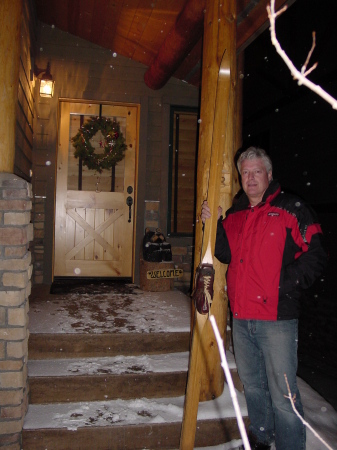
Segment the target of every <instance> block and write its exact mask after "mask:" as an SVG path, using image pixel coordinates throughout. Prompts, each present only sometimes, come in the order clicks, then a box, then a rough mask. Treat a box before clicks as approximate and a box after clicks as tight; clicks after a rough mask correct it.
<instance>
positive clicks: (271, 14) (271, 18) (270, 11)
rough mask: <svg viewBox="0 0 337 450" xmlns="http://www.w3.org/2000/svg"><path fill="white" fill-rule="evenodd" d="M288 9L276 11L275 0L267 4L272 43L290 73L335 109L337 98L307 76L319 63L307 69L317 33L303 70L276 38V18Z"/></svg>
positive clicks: (299, 82)
mask: <svg viewBox="0 0 337 450" xmlns="http://www.w3.org/2000/svg"><path fill="white" fill-rule="evenodd" d="M286 9H287V8H286V7H284V8H282V9H281V10H279V11H278V12H275V0H271V1H270V5H268V6H267V11H268V17H269V22H270V36H271V42H272V44H273V45H274V47H275V48H276V51H277V53H278V54H279V55H280V56H281V58H282V59H283V61H284V62H285V63H286V65H287V66H288V68H289V70H290V73H291V74H292V76H293V78H294V79H295V80H298V84H299V85H301V84H303V85H304V86H306V87H307V88H309V89H311V90H312V91H313V92H315V93H316V94H318V95H319V96H320V97H322V98H323V99H324V100H326V101H327V102H328V103H330V105H331V106H332V108H333V109H337V100H336V99H334V98H333V97H332V96H331V95H330V94H328V93H327V92H326V91H324V90H323V89H322V88H321V87H320V86H318V85H317V84H315V83H313V82H311V81H310V80H308V79H307V78H306V76H307V75H308V74H309V73H311V72H312V71H313V70H314V69H315V68H316V67H317V63H316V64H314V65H313V66H312V67H311V68H310V69H308V70H306V68H307V65H308V64H309V60H310V57H311V55H312V52H313V50H314V48H315V45H316V37H315V33H313V44H312V47H311V50H310V52H309V54H308V56H307V59H306V61H305V64H304V66H303V67H302V70H301V72H300V71H298V70H297V69H296V67H295V66H294V64H293V63H292V61H291V60H290V59H289V57H288V56H287V54H286V53H285V51H284V50H283V49H282V47H281V45H280V44H279V42H278V40H277V38H276V30H275V20H276V18H277V17H278V16H280V15H281V14H282V13H283V12H284V11H285V10H286Z"/></svg>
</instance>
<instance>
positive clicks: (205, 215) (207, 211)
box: [200, 200, 222, 223]
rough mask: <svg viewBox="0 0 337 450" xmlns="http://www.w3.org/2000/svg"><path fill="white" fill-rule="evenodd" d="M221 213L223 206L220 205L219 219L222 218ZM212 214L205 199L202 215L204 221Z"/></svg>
mask: <svg viewBox="0 0 337 450" xmlns="http://www.w3.org/2000/svg"><path fill="white" fill-rule="evenodd" d="M221 214H222V208H221V206H218V220H219V219H220V216H221ZM211 216H212V214H211V210H210V208H209V206H208V203H207V200H205V201H204V202H203V204H202V205H201V214H200V217H201V220H202V223H205V220H206V219H209V218H210V217H211Z"/></svg>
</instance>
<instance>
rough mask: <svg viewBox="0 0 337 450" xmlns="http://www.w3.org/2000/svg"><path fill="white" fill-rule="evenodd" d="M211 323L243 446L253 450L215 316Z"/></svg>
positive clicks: (212, 317) (211, 317)
mask: <svg viewBox="0 0 337 450" xmlns="http://www.w3.org/2000/svg"><path fill="white" fill-rule="evenodd" d="M209 319H210V321H211V324H212V327H213V330H214V334H215V338H216V341H217V343H218V347H219V352H220V357H221V366H222V368H223V370H224V372H225V376H226V380H227V384H228V387H229V392H230V395H231V398H232V401H233V405H234V409H235V414H236V419H237V421H238V425H239V430H240V434H241V437H242V441H243V445H244V447H245V449H246V450H251V447H250V444H249V441H248V437H247V432H246V428H245V425H244V423H243V419H242V415H241V411H240V406H239V402H238V397H237V395H236V392H235V388H234V384H233V380H232V376H231V373H230V370H229V367H228V363H227V358H226V354H225V349H224V345H223V340H222V339H221V336H220V333H219V329H218V327H217V324H216V321H215V317H214V316H212V315H211V316H210V318H209Z"/></svg>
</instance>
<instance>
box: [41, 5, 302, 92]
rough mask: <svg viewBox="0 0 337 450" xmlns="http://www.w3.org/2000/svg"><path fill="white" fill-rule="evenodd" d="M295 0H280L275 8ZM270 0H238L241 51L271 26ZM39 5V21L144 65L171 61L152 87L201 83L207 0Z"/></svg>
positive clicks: (238, 37) (238, 36) (198, 84)
mask: <svg viewBox="0 0 337 450" xmlns="http://www.w3.org/2000/svg"><path fill="white" fill-rule="evenodd" d="M215 1H217V0H215ZM223 1H226V0H223ZM294 1H295V0H276V8H277V9H278V8H280V7H281V6H282V5H284V4H291V3H293V2H294ZM268 3H269V0H237V50H238V52H240V51H241V50H243V49H244V48H246V46H247V45H249V43H250V42H252V40H254V38H255V37H256V36H258V34H259V33H260V32H262V31H263V30H264V29H265V28H266V27H267V26H268V18H267V12H266V5H267V4H268ZM35 5H36V11H37V17H38V19H39V20H40V21H41V22H44V23H46V24H48V25H54V26H55V27H57V28H59V29H60V30H63V31H66V32H68V33H70V34H73V35H75V36H78V37H80V38H82V39H86V40H87V41H90V42H92V43H94V44H97V45H100V46H101V47H104V48H108V49H110V50H111V51H112V52H116V53H117V54H119V55H123V56H125V57H127V58H131V59H132V60H134V61H137V62H140V63H142V64H145V65H146V66H148V67H149V70H150V69H151V66H153V64H154V63H155V61H156V59H158V58H162V59H164V60H165V61H167V64H166V66H168V67H166V68H165V70H166V72H167V73H165V76H164V77H163V76H162V78H161V79H160V80H158V81H156V80H155V81H153V80H152V81H149V82H147V84H148V85H149V86H150V87H152V88H154V89H157V88H159V87H161V86H162V85H163V84H165V82H166V81H167V80H168V79H169V77H170V76H174V77H176V78H178V79H180V80H184V81H186V82H187V83H189V84H192V85H194V86H197V87H199V86H200V82H201V80H200V79H201V56H202V34H203V11H204V9H205V5H206V0H48V1H45V0H35ZM165 50H166V52H165ZM145 78H146V77H145Z"/></svg>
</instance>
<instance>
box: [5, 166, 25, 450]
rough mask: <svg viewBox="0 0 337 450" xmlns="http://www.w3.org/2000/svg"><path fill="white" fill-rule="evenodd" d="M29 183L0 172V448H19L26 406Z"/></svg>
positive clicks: (15, 449) (16, 449) (12, 449)
mask: <svg viewBox="0 0 337 450" xmlns="http://www.w3.org/2000/svg"><path fill="white" fill-rule="evenodd" d="M31 198H32V192H31V185H30V184H29V183H28V182H26V181H25V180H22V179H21V178H19V177H17V176H15V175H13V174H10V173H0V450H1V449H2V448H4V449H5V448H6V450H20V448H21V431H22V426H23V421H24V417H25V414H26V411H27V407H28V381H27V355H28V297H29V294H30V287H31V285H30V278H31V274H32V265H31V255H30V252H29V251H28V245H29V242H30V241H31V240H32V239H33V225H32V224H31V223H30V214H31V209H32V202H31Z"/></svg>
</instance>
